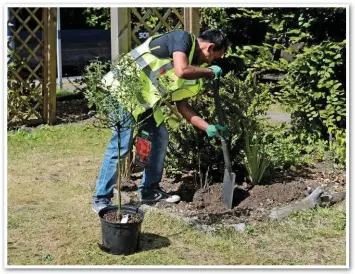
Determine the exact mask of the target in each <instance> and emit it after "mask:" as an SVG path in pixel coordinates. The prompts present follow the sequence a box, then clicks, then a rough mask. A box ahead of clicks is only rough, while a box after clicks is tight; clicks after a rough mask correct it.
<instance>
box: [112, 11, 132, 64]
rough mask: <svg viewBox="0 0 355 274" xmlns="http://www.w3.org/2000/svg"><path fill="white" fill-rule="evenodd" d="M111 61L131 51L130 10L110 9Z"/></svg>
mask: <svg viewBox="0 0 355 274" xmlns="http://www.w3.org/2000/svg"><path fill="white" fill-rule="evenodd" d="M110 15H111V61H114V60H116V58H117V57H118V56H119V55H121V54H124V53H127V52H129V51H130V49H131V19H130V18H131V17H130V11H129V8H110Z"/></svg>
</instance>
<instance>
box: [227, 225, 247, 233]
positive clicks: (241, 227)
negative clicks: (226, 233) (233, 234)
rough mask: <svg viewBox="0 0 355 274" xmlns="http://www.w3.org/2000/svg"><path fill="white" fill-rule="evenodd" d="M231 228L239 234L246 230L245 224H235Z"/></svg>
mask: <svg viewBox="0 0 355 274" xmlns="http://www.w3.org/2000/svg"><path fill="white" fill-rule="evenodd" d="M230 227H233V228H234V229H235V230H236V231H238V232H243V231H244V230H245V223H239V224H233V225H230Z"/></svg>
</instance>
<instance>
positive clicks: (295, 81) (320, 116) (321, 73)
mask: <svg viewBox="0 0 355 274" xmlns="http://www.w3.org/2000/svg"><path fill="white" fill-rule="evenodd" d="M345 45H346V43H345V41H343V42H341V43H333V42H325V43H322V44H321V45H316V46H312V47H310V48H306V49H305V50H304V53H302V54H299V55H298V56H297V58H296V59H295V60H294V61H293V62H292V63H291V64H290V66H289V68H288V71H287V74H286V77H285V79H283V80H282V81H280V82H279V84H280V91H279V92H277V93H276V96H277V98H278V99H279V100H280V101H281V102H284V103H286V104H287V105H288V106H289V108H290V111H291V112H292V115H293V118H294V119H293V121H294V123H295V125H296V126H297V127H298V128H300V129H302V128H305V129H307V130H308V131H309V132H312V131H317V130H318V131H320V132H322V133H328V134H335V131H336V129H337V128H344V127H345V124H346V96H345V67H344V64H345Z"/></svg>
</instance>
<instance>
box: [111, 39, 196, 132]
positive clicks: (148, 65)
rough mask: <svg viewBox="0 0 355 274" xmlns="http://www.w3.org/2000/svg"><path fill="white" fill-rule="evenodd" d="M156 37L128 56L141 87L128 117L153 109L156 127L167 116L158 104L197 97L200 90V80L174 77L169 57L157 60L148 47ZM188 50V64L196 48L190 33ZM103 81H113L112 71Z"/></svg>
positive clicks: (135, 116)
mask: <svg viewBox="0 0 355 274" xmlns="http://www.w3.org/2000/svg"><path fill="white" fill-rule="evenodd" d="M158 36H160V35H156V36H152V37H150V38H148V39H147V40H146V41H145V42H144V43H143V44H141V45H140V46H138V47H136V48H135V49H133V50H132V51H130V52H129V53H128V54H129V55H130V56H131V57H133V59H134V60H135V62H136V64H137V65H138V67H139V68H140V70H141V74H140V78H141V80H142V83H144V87H143V90H142V93H141V94H137V95H136V96H137V101H138V102H139V104H138V105H137V107H136V108H135V109H134V110H133V112H132V115H133V117H134V119H135V120H136V121H137V119H138V116H139V115H140V114H142V113H144V112H145V111H146V110H148V109H153V110H154V114H153V115H154V119H155V121H156V124H157V126H159V125H160V124H161V123H162V122H163V121H164V120H166V119H167V117H164V114H163V111H162V109H161V106H159V103H161V100H163V101H164V100H167V101H180V100H183V99H185V98H189V97H193V96H195V95H197V94H198V93H199V92H200V91H201V90H202V88H203V79H196V80H186V79H182V78H179V77H177V76H176V74H175V71H174V66H173V59H172V58H164V59H163V58H157V57H156V56H155V55H153V54H152V53H151V51H150V48H149V44H150V42H151V41H152V39H154V38H156V37H158ZM191 38H192V47H191V51H190V53H189V56H188V63H189V64H191V63H192V59H193V56H194V52H195V47H196V37H195V36H194V35H193V34H191ZM104 78H106V81H105V83H106V85H109V84H110V82H112V81H113V79H112V78H113V76H112V72H109V73H108V74H107V75H106V76H105V77H104ZM110 78H111V79H112V80H111V81H107V80H108V79H110Z"/></svg>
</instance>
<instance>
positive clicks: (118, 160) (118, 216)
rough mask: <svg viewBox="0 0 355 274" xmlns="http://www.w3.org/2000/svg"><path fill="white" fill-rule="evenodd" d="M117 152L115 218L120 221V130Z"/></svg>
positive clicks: (118, 130)
mask: <svg viewBox="0 0 355 274" xmlns="http://www.w3.org/2000/svg"><path fill="white" fill-rule="evenodd" d="M117 135H118V138H117V150H118V158H117V205H118V210H117V218H118V220H121V218H122V204H121V155H120V152H121V138H120V137H121V136H120V128H119V127H118V128H117Z"/></svg>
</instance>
